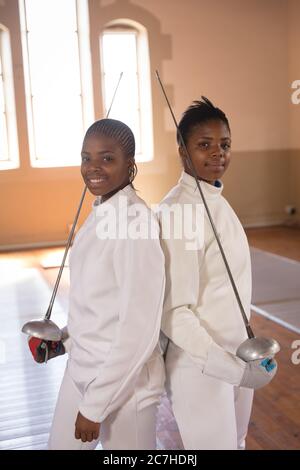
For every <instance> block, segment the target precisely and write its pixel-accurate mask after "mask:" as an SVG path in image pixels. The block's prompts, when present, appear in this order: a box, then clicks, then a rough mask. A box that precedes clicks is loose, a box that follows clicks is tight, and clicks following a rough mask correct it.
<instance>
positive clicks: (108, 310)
mask: <svg viewBox="0 0 300 470" xmlns="http://www.w3.org/2000/svg"><path fill="white" fill-rule="evenodd" d="M128 209H129V212H128ZM136 209H137V210H136ZM139 209H140V210H139ZM99 210H100V211H101V214H99ZM130 211H131V213H130ZM114 213H115V214H116V215H117V223H116V227H117V229H118V228H119V227H120V226H122V227H123V228H122V230H123V231H122V234H123V235H122V234H121V235H120V233H121V232H116V236H115V237H114V235H113V228H114V227H115V225H114V220H115V219H114ZM149 221H150V223H151V230H152V237H153V238H152V239H151V238H150V239H149V238H148V239H142V238H138V237H137V234H138V233H139V232H142V229H145V228H147V227H148V225H149ZM126 222H128V223H131V225H130V230H131V232H130V233H131V235H132V236H131V238H128V237H127V238H126V237H125V236H124V227H126ZM124 224H125V225H124ZM108 231H111V236H110V238H106V239H105V237H106V234H107V233H108ZM101 237H102V238H103V239H101ZM113 237H114V238H113ZM134 238H135V239H134ZM164 285H165V275H164V256H163V252H162V249H161V247H160V241H159V225H158V222H157V219H156V218H155V216H154V215H153V214H152V212H151V211H150V209H149V208H148V207H147V206H146V204H145V202H144V201H143V200H142V199H140V198H139V197H138V196H137V195H136V193H135V191H134V189H133V188H132V187H131V186H130V185H128V186H126V187H125V188H123V189H122V190H120V191H119V192H118V193H116V194H115V195H113V196H112V197H111V198H110V199H108V200H107V201H105V202H103V203H102V204H100V205H95V203H94V205H93V208H92V212H91V213H90V215H89V217H88V218H87V219H86V221H85V223H84V224H83V226H82V227H81V229H80V230H79V232H78V234H77V235H76V237H75V240H74V244H73V247H72V250H71V255H70V307H69V317H68V325H67V330H68V333H69V337H70V340H71V342H70V341H68V342H69V346H68V348H67V349H69V351H68V352H69V360H68V370H69V372H70V374H71V377H72V378H73V380H74V382H75V383H76V385H77V386H78V387H79V388H80V390H81V391H82V393H83V399H82V403H81V405H80V408H79V411H80V412H81V413H82V415H83V416H85V417H86V418H88V419H90V420H91V421H94V422H102V421H103V420H104V419H105V418H106V417H107V416H108V415H109V414H110V413H111V412H112V411H114V410H116V409H118V408H119V407H120V406H122V404H123V403H124V402H125V401H126V400H127V398H128V397H129V395H130V394H131V393H132V392H133V390H134V386H135V382H136V380H137V378H138V376H139V373H140V371H141V369H142V367H143V365H144V364H145V363H146V362H147V360H148V359H149V358H150V357H151V356H152V355H153V352H154V350H155V351H156V349H157V348H156V346H157V342H158V336H159V329H160V322H161V313H162V306H163V296H164ZM155 353H157V352H154V354H155Z"/></svg>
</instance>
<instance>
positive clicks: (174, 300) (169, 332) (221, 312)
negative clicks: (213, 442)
mask: <svg viewBox="0 0 300 470" xmlns="http://www.w3.org/2000/svg"><path fill="white" fill-rule="evenodd" d="M200 184H201V188H202V190H203V193H204V196H205V198H206V200H207V204H208V206H209V209H210V211H211V215H212V219H213V221H214V223H215V225H216V229H217V232H218V234H219V236H220V239H221V243H222V246H223V249H224V252H225V255H226V257H227V260H228V263H229V266H230V268H231V271H232V274H233V278H234V280H235V282H236V285H237V288H238V291H239V294H240V297H241V301H242V304H243V306H244V309H245V312H246V314H247V315H248V316H250V301H251V265H250V253H249V246H248V242H247V238H246V235H245V232H244V230H243V228H242V226H241V223H240V222H239V220H238V218H237V216H236V214H235V213H234V211H233V209H232V208H231V206H230V205H229V204H228V202H227V201H226V199H224V197H223V196H222V195H221V193H222V190H223V185H222V183H221V182H217V184H218V186H213V185H211V184H209V183H206V182H204V181H201V183H200ZM173 204H179V205H180V206H182V207H183V205H185V204H190V205H192V207H193V215H195V208H196V205H197V204H200V206H199V207H200V208H201V206H202V210H203V213H204V206H203V203H202V199H201V196H200V193H199V190H198V189H197V186H196V182H195V180H194V178H193V177H192V176H190V175H188V174H187V173H185V172H183V173H182V176H181V178H180V180H179V182H178V185H177V186H175V187H174V188H173V189H172V190H171V191H170V192H169V193H168V194H167V196H166V197H165V198H164V199H163V200H162V202H161V203H160V206H159V217H160V222H161V226H162V228H163V224H162V221H163V218H164V217H165V216H166V214H167V213H168V211H166V209H168V208H170V207H171V206H172V205H173ZM193 220H194V219H193ZM176 224H177V228H178V220H177V222H175V221H171V236H170V237H169V238H167V239H165V238H164V236H165V235H167V234H164V233H162V247H163V251H164V254H165V263H166V292H165V301H164V312H163V318H162V331H163V333H164V334H165V335H166V336H167V337H168V338H170V339H171V340H172V342H173V343H174V344H175V345H177V346H178V347H179V348H181V349H183V350H184V351H185V352H186V353H188V354H189V355H190V356H191V358H192V359H193V361H195V363H196V364H197V366H198V367H200V368H201V370H202V371H203V373H205V374H207V375H210V376H213V377H216V378H219V379H221V380H224V381H226V382H229V383H232V384H235V385H239V383H240V380H241V378H242V375H243V373H244V370H245V365H246V364H245V363H244V362H243V361H242V360H240V359H239V358H237V357H236V356H235V351H236V349H237V347H238V346H239V345H240V343H242V342H243V341H244V340H245V339H247V334H246V330H245V327H244V323H243V320H242V317H241V313H240V310H239V307H238V304H237V301H236V298H235V296H234V292H233V289H232V287H231V284H230V281H229V277H228V274H227V271H226V268H225V265H224V262H223V259H222V257H221V253H220V250H219V247H218V245H217V242H216V240H215V237H214V234H213V231H212V228H211V225H210V223H209V219H208V216H207V214H206V213H204V218H202V226H201V227H200V230H201V229H203V230H204V243H203V246H202V247H200V248H199V249H196V250H195V249H194V250H187V249H186V246H187V245H186V241H187V240H186V239H185V237H183V238H182V239H176V237H175V235H174V233H175V229H176ZM162 232H164V230H162Z"/></svg>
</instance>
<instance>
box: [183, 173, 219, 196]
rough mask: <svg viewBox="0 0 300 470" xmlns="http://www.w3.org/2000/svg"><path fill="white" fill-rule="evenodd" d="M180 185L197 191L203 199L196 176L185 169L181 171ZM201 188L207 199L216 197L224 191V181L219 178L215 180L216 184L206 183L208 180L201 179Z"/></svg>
mask: <svg viewBox="0 0 300 470" xmlns="http://www.w3.org/2000/svg"><path fill="white" fill-rule="evenodd" d="M178 183H179V184H180V186H182V187H184V188H185V190H186V191H188V192H189V193H195V195H197V197H198V198H199V199H201V196H200V193H199V191H198V188H197V184H196V181H195V178H194V177H193V176H191V175H189V174H188V173H186V172H185V171H183V172H182V173H181V177H180V179H179V181H178ZM200 185H201V189H202V191H203V193H204V197H206V199H215V198H218V197H219V196H220V195H221V194H222V191H223V183H222V182H221V181H219V180H217V181H216V182H215V185H212V184H209V183H206V181H203V180H201V181H200Z"/></svg>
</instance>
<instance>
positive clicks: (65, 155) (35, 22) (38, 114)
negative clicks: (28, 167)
mask: <svg viewBox="0 0 300 470" xmlns="http://www.w3.org/2000/svg"><path fill="white" fill-rule="evenodd" d="M19 5H20V18H21V29H22V45H23V63H24V71H25V86H26V106H27V120H28V132H29V144H30V159H31V164H32V166H37V167H49V166H69V165H78V164H80V150H81V144H82V139H83V134H84V131H85V128H86V127H87V126H88V125H90V124H91V122H92V121H93V120H94V111H93V100H92V91H91V90H92V80H91V64H90V51H89V38H88V30H89V24H88V4H87V0H63V1H62V0H43V1H40V0H19Z"/></svg>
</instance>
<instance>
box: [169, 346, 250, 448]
mask: <svg viewBox="0 0 300 470" xmlns="http://www.w3.org/2000/svg"><path fill="white" fill-rule="evenodd" d="M166 387H167V392H168V396H169V399H170V401H171V405H172V408H173V413H174V416H175V418H176V421H177V424H178V428H179V432H180V435H181V438H182V442H183V445H184V448H185V449H188V450H221V449H222V450H223V449H224V450H225V449H244V448H245V438H246V435H247V431H248V424H249V420H250V415H251V408H252V401H253V390H251V389H247V388H240V387H234V386H233V385H230V384H228V383H226V382H223V381H221V380H217V379H214V378H212V377H208V376H205V375H204V374H203V373H202V372H201V371H200V369H199V367H197V365H196V364H195V363H194V362H193V361H192V359H191V358H190V357H189V356H188V355H187V354H186V353H185V352H184V351H182V350H181V349H179V348H177V347H176V346H175V345H174V344H173V343H171V342H170V343H169V348H168V353H167V358H166Z"/></svg>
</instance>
